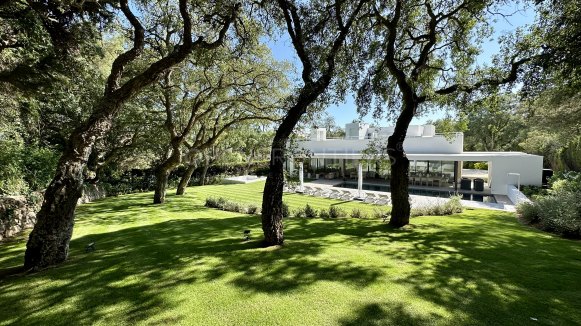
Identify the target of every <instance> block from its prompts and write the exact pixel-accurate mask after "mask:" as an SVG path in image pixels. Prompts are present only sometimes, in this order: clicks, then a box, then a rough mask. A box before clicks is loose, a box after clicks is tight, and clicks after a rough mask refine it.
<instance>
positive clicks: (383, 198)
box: [375, 194, 391, 205]
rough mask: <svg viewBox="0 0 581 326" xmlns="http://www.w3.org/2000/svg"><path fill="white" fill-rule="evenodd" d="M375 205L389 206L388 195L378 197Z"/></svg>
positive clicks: (389, 199)
mask: <svg viewBox="0 0 581 326" xmlns="http://www.w3.org/2000/svg"><path fill="white" fill-rule="evenodd" d="M375 203H376V204H377V205H389V203H391V198H390V197H389V195H381V194H379V195H378V199H377V201H376V202H375Z"/></svg>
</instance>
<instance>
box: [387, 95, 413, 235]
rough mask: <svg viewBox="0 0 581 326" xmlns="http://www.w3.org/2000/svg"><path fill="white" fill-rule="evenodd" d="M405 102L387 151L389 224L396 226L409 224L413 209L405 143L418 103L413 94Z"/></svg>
mask: <svg viewBox="0 0 581 326" xmlns="http://www.w3.org/2000/svg"><path fill="white" fill-rule="evenodd" d="M406 101H407V102H406ZM404 102H405V104H404V105H405V106H404V108H403V110H402V113H401V114H400V116H399V117H398V119H397V122H396V124H395V128H394V132H393V134H392V135H391V136H389V138H388V141H387V152H388V154H389V158H390V160H391V181H390V189H391V202H392V207H391V218H390V220H389V225H391V226H394V227H402V226H405V225H407V224H409V222H410V211H411V206H410V201H409V188H408V187H409V168H410V161H409V159H408V158H407V156H406V154H405V151H404V148H403V143H404V140H405V137H406V134H407V130H408V127H409V125H410V122H411V121H412V118H413V116H414V113H415V112H416V108H417V103H416V102H415V99H414V98H413V97H412V96H410V97H408V98H405V99H404Z"/></svg>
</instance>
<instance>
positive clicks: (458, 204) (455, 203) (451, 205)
mask: <svg viewBox="0 0 581 326" xmlns="http://www.w3.org/2000/svg"><path fill="white" fill-rule="evenodd" d="M461 200H462V197H461V196H452V197H450V200H448V201H447V202H446V203H445V204H444V207H443V208H444V209H443V211H442V214H443V215H452V214H457V213H462V212H463V211H464V207H463V206H462V201H461Z"/></svg>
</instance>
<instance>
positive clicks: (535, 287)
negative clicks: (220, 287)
mask: <svg viewBox="0 0 581 326" xmlns="http://www.w3.org/2000/svg"><path fill="white" fill-rule="evenodd" d="M144 200H145V199H144V198H141V200H136V201H132V202H127V203H124V204H119V205H127V206H126V208H125V210H121V209H120V206H117V208H118V209H120V210H119V211H121V212H124V213H126V218H128V219H129V220H133V219H137V218H142V216H141V213H142V208H143V207H144V206H145V207H149V206H148V205H147V204H144V203H143V202H144ZM172 203H173V205H175V206H172V205H167V206H158V207H161V208H159V209H160V212H163V211H164V210H165V209H167V210H173V209H178V206H179V205H180V203H181V200H175V201H173V202H172ZM105 204H106V203H104V206H102V207H101V208H106V207H107V205H105ZM189 205H190V206H191V207H192V212H196V213H197V212H200V211H204V214H196V215H206V216H207V217H195V218H182V219H170V220H162V221H161V222H159V223H156V224H149V225H144V226H137V227H128V228H125V229H121V230H116V231H112V232H107V233H99V234H91V235H87V236H83V237H79V238H76V239H74V240H73V241H72V242H71V255H70V259H69V261H68V262H67V263H65V264H64V265H62V266H59V267H57V268H54V269H50V270H46V271H43V272H41V273H38V274H32V275H25V276H15V277H9V278H5V279H4V280H0V302H2V305H1V306H0V323H12V324H14V323H16V324H38V323H42V324H66V323H70V321H71V320H74V321H75V322H76V323H91V322H94V321H96V320H105V321H106V320H107V318H111V320H112V322H117V323H119V322H120V320H119V319H121V321H122V322H123V321H124V322H126V323H137V322H143V321H146V320H147V321H148V322H151V321H152V319H153V321H154V322H159V323H161V322H163V321H159V320H155V318H156V315H158V314H159V313H160V312H163V311H166V310H173V311H175V310H177V311H178V312H176V314H175V315H174V316H173V317H172V319H171V322H172V323H179V322H180V321H183V320H185V319H186V318H187V317H188V316H181V315H179V314H178V313H179V312H180V311H182V310H180V309H174V308H175V307H176V305H178V304H179V303H178V302H176V301H173V300H169V299H168V296H169V297H171V295H172V291H175V290H176V289H177V288H179V287H180V286H181V285H186V284H196V283H204V284H205V285H208V286H209V287H211V286H212V285H211V284H213V283H214V282H226V283H227V284H231V285H233V286H235V287H238V288H241V289H243V290H244V291H245V292H248V293H250V294H254V293H260V294H269V295H280V294H289V293H293V292H295V291H301V290H305V289H307V288H309V287H310V286H311V285H313V284H314V283H316V282H320V281H330V282H338V283H341V284H345V285H347V286H349V287H351V288H352V289H353V291H358V290H365V288H366V287H367V286H369V285H371V284H375V285H377V283H378V282H392V283H397V284H399V285H401V286H404V287H406V288H407V289H409V291H410V292H412V293H413V296H412V299H410V297H409V296H408V297H406V298H405V299H399V298H398V297H397V295H394V296H393V297H394V298H396V301H395V302H394V301H390V302H387V301H385V302H382V301H381V300H377V299H375V298H370V300H369V302H366V303H364V304H363V305H361V304H359V305H354V313H353V314H351V315H349V316H347V317H345V318H342V319H340V318H341V317H340V316H337V318H338V319H339V322H341V323H343V324H346V325H354V324H368V325H374V324H406V323H407V324H430V323H432V322H435V321H438V320H439V319H440V318H444V317H442V316H440V315H438V314H435V313H434V312H433V311H425V312H420V313H417V311H416V313H411V312H410V309H407V307H408V306H412V305H414V304H417V302H415V300H416V299H414V298H417V300H418V301H428V302H430V303H432V304H434V305H435V306H436V307H440V308H441V309H444V310H445V311H446V312H448V313H449V314H450V315H452V316H453V317H454V318H455V319H454V323H455V324H499V323H500V324H515V323H517V324H519V323H526V322H528V321H530V319H529V318H530V317H535V318H538V319H539V320H540V321H541V322H543V323H545V324H551V323H557V324H558V323H569V324H574V323H575V322H576V320H579V311H581V309H580V308H581V307H579V302H581V300H580V299H581V294H580V291H579V289H580V288H581V286H580V285H581V283H580V281H579V278H578V275H579V272H580V271H581V262H580V261H579V260H576V259H575V258H578V257H579V255H580V254H581V246H580V244H579V243H578V242H571V241H567V240H563V239H559V238H556V237H552V236H548V235H545V234H542V233H540V232H536V231H534V230H529V229H524V228H522V227H521V226H520V225H518V224H516V223H515V222H514V221H513V220H511V219H510V218H508V217H507V216H506V215H504V216H503V217H499V218H488V217H486V216H485V215H482V214H481V215H479V214H480V213H479V212H472V213H471V214H473V215H471V216H474V218H467V217H465V216H464V217H461V218H460V217H454V216H450V217H443V218H437V219H436V218H429V217H426V218H418V219H415V220H412V223H413V226H412V227H410V228H407V229H390V228H389V227H387V226H386V225H384V224H382V223H379V222H377V221H360V220H356V219H349V218H341V219H333V220H321V219H291V220H286V221H285V224H286V228H285V234H286V238H287V244H286V245H285V246H283V247H279V248H260V243H259V240H260V239H261V238H262V236H261V234H262V231H261V227H260V220H259V218H258V217H256V216H248V215H244V216H237V215H236V214H230V213H224V212H219V211H213V210H208V209H206V208H203V207H202V206H199V205H197V206H196V205H192V203H191V202H189ZM155 209H158V208H157V207H156V208H155ZM97 211H98V210H97ZM97 211H95V212H83V214H84V215H83V218H82V219H81V222H87V221H86V219H90V223H103V224H107V222H108V219H109V218H113V220H112V223H122V220H118V219H117V217H115V216H112V215H111V214H106V215H101V214H99V213H97ZM148 211H149V213H150V214H151V209H149V210H148ZM85 213H86V214H85ZM213 213H215V214H216V215H218V214H220V215H221V216H213V215H212V214H213ZM94 215H97V216H94ZM103 216H107V218H104V219H103V221H99V219H100V218H102V217H103ZM87 223H89V222H87ZM246 229H249V230H251V237H252V238H253V240H251V241H248V242H244V241H243V240H242V235H243V234H242V232H243V230H246ZM89 242H95V243H96V248H97V250H96V251H95V252H92V253H85V252H84V248H85V246H86V244H87V243H89ZM335 245H339V246H343V247H353V248H359V247H364V249H362V250H364V252H367V253H368V254H369V255H379V257H384V259H383V260H382V259H377V257H376V258H374V259H375V260H376V261H375V263H378V264H376V265H365V264H362V263H359V262H355V261H352V260H350V259H349V258H345V259H343V258H342V257H337V256H333V255H330V256H329V255H327V254H329V251H332V250H334V248H335V247H334V246H335ZM1 249H4V248H3V247H2V248H1ZM12 249H14V248H12ZM9 252H12V254H13V251H10V250H9ZM377 260H379V262H377ZM379 263H381V264H382V265H381V266H380V265H379ZM396 264H400V265H404V266H412V267H413V268H411V269H409V270H410V271H411V272H410V271H408V272H400V271H399V270H398V268H399V267H398V266H394V265H396ZM388 272H391V273H392V274H391V275H390V276H389V277H388V278H386V277H385V274H386V273H388ZM194 295H195V294H194ZM208 299H209V298H208ZM406 300H407V301H406ZM410 300H413V301H412V302H410ZM115 309H121V312H119V311H118V312H115V313H114V314H112V313H111V310H115ZM414 309H416V310H417V309H418V307H414ZM411 311H414V310H413V309H411ZM111 315H112V316H113V317H111ZM458 316H459V317H458ZM444 320H445V319H444ZM165 322H170V321H167V320H166V321H165Z"/></svg>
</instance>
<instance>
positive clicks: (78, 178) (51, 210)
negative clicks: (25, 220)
mask: <svg viewBox="0 0 581 326" xmlns="http://www.w3.org/2000/svg"><path fill="white" fill-rule="evenodd" d="M117 109H118V107H114V106H112V107H102V108H101V109H100V110H99V109H97V110H98V111H97V112H103V111H105V110H110V111H109V112H113V113H115V112H116V111H117ZM111 121H112V115H105V114H95V115H94V116H93V117H91V119H90V120H89V121H88V122H87V123H86V124H85V125H83V126H81V127H79V128H77V129H75V130H74V131H73V132H72V133H71V136H70V138H69V140H68V143H67V146H66V147H65V149H64V151H63V154H62V156H61V158H60V160H59V163H58V166H57V170H56V174H55V177H54V178H53V179H52V181H51V183H50V184H49V186H48V188H47V189H46V191H45V193H44V201H43V203H42V207H41V209H40V211H39V212H38V213H37V214H36V219H37V222H36V224H35V226H34V229H33V230H32V232H31V233H30V236H29V238H28V243H27V244H26V253H25V255H24V268H25V269H26V270H33V271H37V270H40V269H43V268H45V267H48V266H50V265H55V264H59V263H61V262H63V261H65V260H66V259H67V256H68V253H69V242H70V240H71V236H72V234H73V226H74V216H75V209H76V207H77V201H78V200H79V198H80V197H81V195H82V192H83V190H82V188H83V179H84V175H83V170H84V169H85V167H86V165H87V160H88V159H89V155H90V153H91V150H92V147H93V145H94V143H95V140H96V139H98V138H100V137H102V135H103V134H104V133H106V132H107V131H108V130H109V129H110V128H111Z"/></svg>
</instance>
